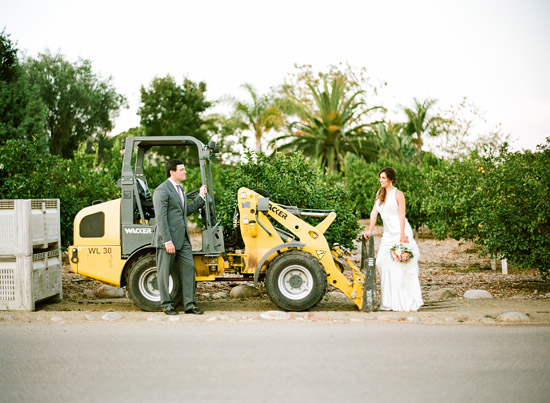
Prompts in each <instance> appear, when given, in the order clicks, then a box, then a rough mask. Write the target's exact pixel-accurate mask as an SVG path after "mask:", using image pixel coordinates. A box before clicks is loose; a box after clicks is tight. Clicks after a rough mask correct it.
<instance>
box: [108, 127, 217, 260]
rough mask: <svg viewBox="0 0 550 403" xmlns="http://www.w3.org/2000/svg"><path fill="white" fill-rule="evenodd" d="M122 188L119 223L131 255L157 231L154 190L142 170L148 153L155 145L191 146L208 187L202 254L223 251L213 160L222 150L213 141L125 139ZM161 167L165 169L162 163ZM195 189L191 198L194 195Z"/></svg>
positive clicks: (124, 250)
mask: <svg viewBox="0 0 550 403" xmlns="http://www.w3.org/2000/svg"><path fill="white" fill-rule="evenodd" d="M123 146H124V156H123V163H122V174H121V178H120V180H119V182H118V187H119V188H120V189H121V206H120V226H121V234H120V235H121V246H122V256H126V257H128V256H131V255H132V254H133V253H134V252H135V251H136V250H139V249H140V248H143V247H144V246H147V245H150V244H151V242H152V239H153V236H154V230H155V211H154V207H153V198H152V191H153V189H150V188H149V185H148V182H147V178H146V177H145V172H144V169H143V166H144V160H145V153H146V152H147V151H149V150H150V149H151V148H152V147H155V146H172V147H174V146H175V147H192V148H195V149H196V150H197V152H198V160H199V168H200V175H201V182H202V184H205V185H206V186H207V187H208V189H209V194H208V195H207V198H206V203H205V205H204V207H203V208H202V211H201V212H200V213H201V217H202V221H203V224H204V227H205V228H204V230H203V233H202V250H201V251H200V252H199V253H200V254H205V255H219V254H220V253H222V252H224V242H223V228H222V227H221V226H220V225H219V222H218V221H217V219H216V206H215V202H214V198H213V196H212V190H213V186H212V174H211V169H210V162H211V160H212V159H213V158H214V155H215V154H216V153H217V152H218V151H219V147H218V146H216V144H215V143H214V142H210V143H209V144H208V145H205V144H203V143H202V142H201V141H199V140H198V139H196V138H194V137H191V136H155V137H128V138H126V139H125V140H124V144H123ZM159 169H163V168H162V167H161V166H159ZM193 193H194V192H191V194H188V197H190V198H192V197H194V194H193Z"/></svg>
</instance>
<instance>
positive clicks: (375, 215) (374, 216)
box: [363, 201, 378, 239]
mask: <svg viewBox="0 0 550 403" xmlns="http://www.w3.org/2000/svg"><path fill="white" fill-rule="evenodd" d="M377 218H378V210H376V201H375V202H374V207H373V208H372V211H371V212H370V220H369V229H368V230H367V231H365V232H363V236H364V237H365V239H369V237H370V236H371V234H372V230H373V229H374V226H375V225H376V219H377Z"/></svg>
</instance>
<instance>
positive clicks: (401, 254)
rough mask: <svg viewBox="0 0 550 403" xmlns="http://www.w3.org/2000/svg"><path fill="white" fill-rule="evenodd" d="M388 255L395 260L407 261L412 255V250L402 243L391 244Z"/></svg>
mask: <svg viewBox="0 0 550 403" xmlns="http://www.w3.org/2000/svg"><path fill="white" fill-rule="evenodd" d="M390 256H391V258H392V260H394V261H396V262H407V261H408V260H409V259H411V258H413V257H414V254H413V252H412V250H410V249H409V248H407V247H405V246H404V245H403V244H402V243H398V244H395V245H393V247H392V248H391V249H390Z"/></svg>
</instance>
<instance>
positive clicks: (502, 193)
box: [424, 139, 550, 277]
mask: <svg viewBox="0 0 550 403" xmlns="http://www.w3.org/2000/svg"><path fill="white" fill-rule="evenodd" d="M549 166H550V141H549V140H548V139H547V142H546V144H545V145H541V146H539V149H538V151H537V152H535V153H533V152H531V151H524V152H514V153H512V152H509V151H508V149H507V147H506V146H505V147H503V148H501V150H499V152H498V153H485V154H481V153H480V152H478V151H475V152H473V153H472V154H471V155H470V156H469V157H467V158H465V159H462V160H458V159H457V160H454V161H452V162H449V163H447V164H444V165H443V166H442V169H440V170H438V171H434V172H432V174H431V175H430V177H429V180H428V193H427V197H426V200H425V202H424V212H425V214H426V216H427V217H428V225H429V227H430V228H432V229H433V231H434V233H435V234H436V235H437V236H438V237H439V238H441V239H442V238H445V237H448V236H449V237H452V238H455V239H465V240H471V241H474V242H475V243H476V245H477V246H478V248H479V251H480V252H481V253H484V254H491V255H495V256H499V257H501V258H507V259H508V260H509V261H510V263H511V264H515V265H517V266H518V267H536V268H538V269H539V270H540V271H541V273H542V275H543V277H546V273H547V271H548V270H549V268H550V170H549V169H548V167H549Z"/></svg>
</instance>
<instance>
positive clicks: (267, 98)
mask: <svg viewBox="0 0 550 403" xmlns="http://www.w3.org/2000/svg"><path fill="white" fill-rule="evenodd" d="M241 87H242V88H244V89H246V90H247V91H248V93H249V94H250V97H251V98H252V102H251V103H246V102H242V101H234V108H235V111H234V114H235V115H236V116H238V117H239V118H241V119H242V120H243V121H244V122H245V124H247V125H248V127H249V128H250V129H251V130H252V131H254V137H255V138H256V152H257V153H259V152H261V151H262V136H263V135H264V133H267V132H269V131H270V130H271V129H275V130H277V129H279V128H281V127H283V125H284V119H283V113H282V111H281V109H280V108H279V107H278V106H277V104H276V100H275V98H274V96H273V95H271V94H266V95H259V94H258V93H257V92H256V89H255V88H254V87H253V86H252V85H251V84H248V83H245V84H243V85H242V86H241Z"/></svg>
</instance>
